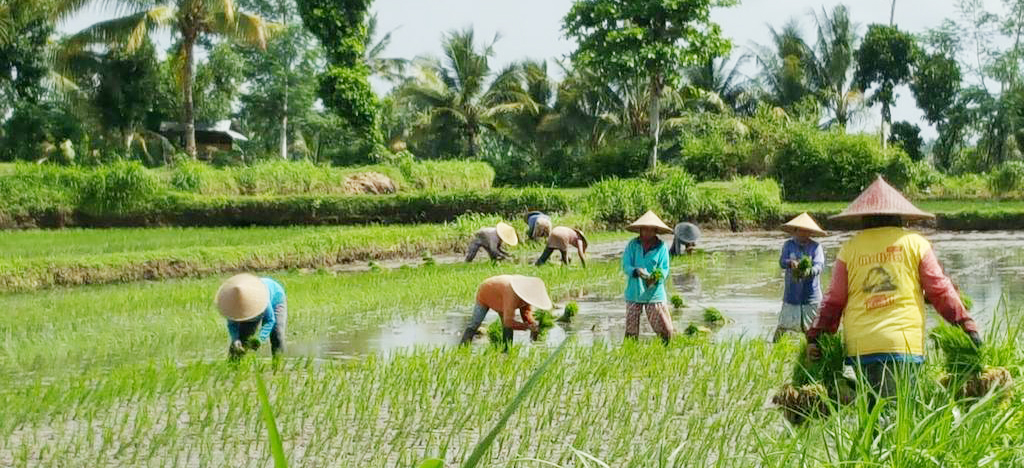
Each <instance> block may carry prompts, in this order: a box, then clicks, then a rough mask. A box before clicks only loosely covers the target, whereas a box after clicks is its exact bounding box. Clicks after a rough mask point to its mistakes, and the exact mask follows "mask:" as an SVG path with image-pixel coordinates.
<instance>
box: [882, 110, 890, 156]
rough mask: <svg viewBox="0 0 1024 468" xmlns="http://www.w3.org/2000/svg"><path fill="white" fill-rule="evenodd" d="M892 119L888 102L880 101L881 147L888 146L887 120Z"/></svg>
mask: <svg viewBox="0 0 1024 468" xmlns="http://www.w3.org/2000/svg"><path fill="white" fill-rule="evenodd" d="M890 120H892V114H891V113H890V111H889V103H888V102H883V103H882V149H886V148H888V147H889V125H890V124H889V121H890Z"/></svg>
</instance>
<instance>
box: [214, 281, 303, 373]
mask: <svg viewBox="0 0 1024 468" xmlns="http://www.w3.org/2000/svg"><path fill="white" fill-rule="evenodd" d="M216 303H217V308H218V309H219V310H220V314H221V315H222V316H224V318H226V319H227V321H228V335H230V336H231V347H230V348H228V354H229V355H230V356H231V357H232V358H238V357H241V356H242V355H243V354H245V352H246V350H253V351H256V350H258V349H259V347H260V343H262V342H264V341H267V339H268V338H269V339H270V350H271V352H272V353H273V355H274V357H277V356H279V355H280V354H281V353H282V352H284V335H285V324H286V322H287V318H288V302H287V298H286V297H285V294H284V287H282V286H281V283H278V282H277V281H274V280H273V279H270V278H259V277H256V276H253V275H250V274H241V275H236V276H233V277H231V278H230V279H228V280H227V281H225V282H224V284H223V285H221V287H220V289H218V290H217V298H216Z"/></svg>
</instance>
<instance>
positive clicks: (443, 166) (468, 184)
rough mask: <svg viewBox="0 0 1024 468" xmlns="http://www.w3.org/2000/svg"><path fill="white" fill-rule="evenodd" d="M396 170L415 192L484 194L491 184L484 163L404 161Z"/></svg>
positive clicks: (491, 181) (488, 171)
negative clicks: (465, 191) (449, 191)
mask: <svg viewBox="0 0 1024 468" xmlns="http://www.w3.org/2000/svg"><path fill="white" fill-rule="evenodd" d="M398 168H399V169H400V170H401V173H402V175H403V176H404V177H405V179H406V180H407V181H408V182H409V183H410V184H412V186H413V188H416V189H419V190H487V189H489V188H491V186H492V185H493V184H494V169H493V168H491V166H490V165H489V164H487V163H485V162H479V161H411V160H409V159H405V160H402V161H401V162H399V163H398Z"/></svg>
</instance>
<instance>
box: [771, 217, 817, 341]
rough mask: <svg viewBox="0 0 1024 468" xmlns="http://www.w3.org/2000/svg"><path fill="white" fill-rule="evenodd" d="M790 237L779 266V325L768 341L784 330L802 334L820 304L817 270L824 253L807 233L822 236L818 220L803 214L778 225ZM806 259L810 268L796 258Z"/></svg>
mask: <svg viewBox="0 0 1024 468" xmlns="http://www.w3.org/2000/svg"><path fill="white" fill-rule="evenodd" d="M782 230H783V231H785V232H787V233H789V234H790V235H791V236H792V237H791V238H790V239H789V240H787V241H786V243H785V244H783V245H782V254H781V255H780V256H779V266H780V267H782V269H783V270H785V271H786V288H785V292H784V293H783V297H782V310H781V311H779V325H778V327H777V328H776V329H775V335H774V336H773V337H772V341H773V342H774V341H779V338H781V337H782V335H783V334H784V333H786V332H787V331H790V332H797V333H805V332H806V331H807V329H808V328H810V326H811V322H813V321H814V318H815V317H817V316H818V307H819V306H820V305H821V272H822V271H823V270H824V269H825V252H824V251H823V250H822V248H821V245H820V244H818V243H817V242H815V241H813V240H811V236H824V235H825V231H823V230H822V229H821V228H820V227H819V226H818V223H816V222H814V218H811V216H810V215H808V214H807V213H803V214H801V215H800V216H797V217H796V218H793V219H792V220H790V221H789V222H788V223H786V224H783V225H782ZM804 257H807V258H809V259H810V268H809V269H807V270H804V269H801V268H800V260H801V259H803V258H804Z"/></svg>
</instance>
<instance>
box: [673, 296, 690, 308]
mask: <svg viewBox="0 0 1024 468" xmlns="http://www.w3.org/2000/svg"><path fill="white" fill-rule="evenodd" d="M670 302H671V303H672V308H673V309H677V310H678V309H682V308H683V307H686V300H685V299H683V296H681V295H679V294H673V295H672V298H671V299H670Z"/></svg>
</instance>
